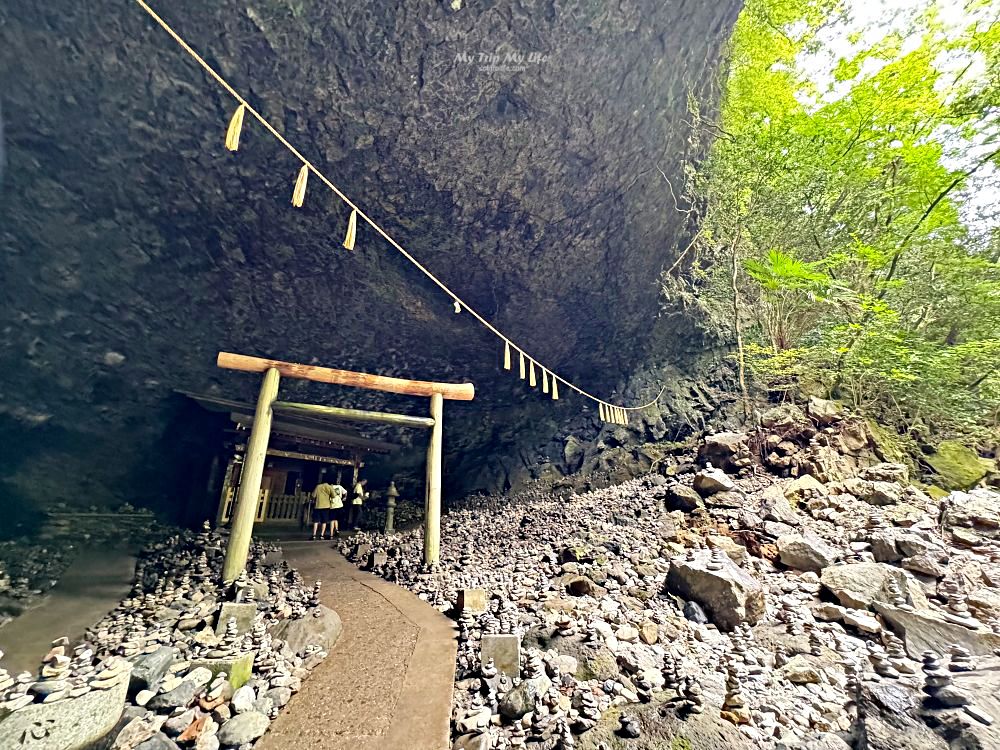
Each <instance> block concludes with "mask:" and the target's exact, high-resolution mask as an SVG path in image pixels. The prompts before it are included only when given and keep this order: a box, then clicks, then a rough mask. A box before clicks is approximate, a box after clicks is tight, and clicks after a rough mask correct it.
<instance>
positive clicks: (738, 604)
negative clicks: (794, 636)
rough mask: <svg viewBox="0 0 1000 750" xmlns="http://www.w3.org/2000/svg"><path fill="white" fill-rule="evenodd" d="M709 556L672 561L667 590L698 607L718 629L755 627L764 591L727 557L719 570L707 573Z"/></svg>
mask: <svg viewBox="0 0 1000 750" xmlns="http://www.w3.org/2000/svg"><path fill="white" fill-rule="evenodd" d="M709 560H710V557H709V556H708V555H707V554H705V553H702V554H701V555H700V556H699V557H698V558H696V559H694V560H685V559H680V558H678V559H675V560H673V561H671V563H670V571H669V572H668V573H667V590H668V591H670V592H671V593H673V594H677V595H678V596H681V597H683V598H684V599H692V600H694V601H696V602H697V603H698V604H700V605H701V606H702V608H703V609H704V610H705V612H706V613H707V614H708V616H709V617H710V618H711V619H712V622H714V623H715V624H716V625H717V626H718V627H719V629H720V630H732V629H733V628H735V627H736V626H737V625H740V624H741V623H748V624H750V625H753V624H755V623H756V622H757V621H758V620H759V619H760V618H761V617H762V616H763V614H764V609H765V607H764V588H763V586H761V584H760V583H759V582H758V581H757V579H755V578H754V577H753V576H751V575H750V574H749V573H747V572H746V571H745V570H743V568H740V567H739V566H737V565H736V564H734V563H733V562H732V561H730V560H729V558H728V557H727V558H725V559H724V560H723V563H722V568H721V569H720V570H709V568H708V566H709Z"/></svg>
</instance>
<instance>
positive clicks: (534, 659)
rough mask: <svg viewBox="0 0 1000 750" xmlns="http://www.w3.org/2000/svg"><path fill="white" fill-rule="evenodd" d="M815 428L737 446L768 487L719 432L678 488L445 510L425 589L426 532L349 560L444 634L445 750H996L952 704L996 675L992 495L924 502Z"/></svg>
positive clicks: (997, 527) (838, 438) (369, 546)
mask: <svg viewBox="0 0 1000 750" xmlns="http://www.w3.org/2000/svg"><path fill="white" fill-rule="evenodd" d="M820 406H821V405H820ZM820 406H817V407H816V408H817V410H819V409H820ZM818 413H820V414H822V416H821V418H817V419H815V420H813V422H812V426H811V429H808V430H803V429H802V426H801V424H798V423H796V424H798V426H797V427H795V428H794V429H795V430H796V433H795V434H796V435H797V436H799V437H801V435H802V433H803V432H804V433H805V434H807V435H808V438H806V439H807V440H808V441H809V442H808V446H807V447H805V448H803V447H802V446H801V445H800V444H794V445H791V446H789V445H785V446H782V443H783V442H784V441H785V440H786V435H791V432H792V427H791V426H789V427H788V428H787V430H786V432H784V433H782V434H774V433H771V434H770V435H766V436H762V437H761V438H755V439H754V440H756V441H757V442H758V443H759V444H761V445H762V446H764V448H765V449H766V450H767V451H769V452H767V453H765V454H764V455H765V465H767V466H768V467H769V468H770V470H772V471H778V472H779V473H782V474H786V475H788V476H785V477H775V476H774V475H773V474H771V473H769V472H765V471H763V470H761V468H760V467H755V466H754V465H753V463H752V462H751V461H750V460H749V455H750V453H749V451H748V449H747V446H748V445H750V444H751V443H752V442H753V440H751V439H750V438H748V437H747V436H742V437H740V436H739V435H738V434H734V433H728V434H726V436H725V438H724V440H719V441H711V440H710V441H709V442H710V444H711V445H713V446H714V447H713V448H711V449H710V450H709V451H707V452H706V451H705V450H703V451H702V455H701V459H700V461H701V466H700V467H699V466H697V465H694V464H689V465H690V466H692V469H691V470H690V471H688V472H686V473H683V474H678V475H676V476H672V477H663V476H659V475H652V476H649V477H646V478H643V479H640V480H633V481H629V482H626V483H624V484H621V485H619V486H616V487H611V488H608V489H602V490H597V491H594V492H589V493H587V494H583V495H573V496H571V497H568V498H555V497H552V496H550V495H545V494H541V493H526V494H523V495H520V496H517V497H510V498H503V497H481V498H475V499H470V500H468V501H466V502H463V503H461V504H460V505H459V507H457V508H454V509H453V510H452V511H451V512H450V513H449V514H448V515H446V516H445V518H444V519H443V522H442V534H441V538H442V549H441V563H440V565H439V566H437V567H435V568H434V569H428V568H425V567H424V566H423V565H422V564H421V555H422V533H421V531H420V530H415V531H413V532H408V533H403V534H396V535H391V536H388V537H386V536H378V535H370V536H369V535H362V536H361V537H360V538H356V539H354V540H353V541H352V542H351V543H348V542H345V543H343V545H342V549H343V550H344V551H345V553H347V554H349V555H352V556H353V557H354V559H357V560H358V561H359V563H361V564H363V565H365V566H366V567H367V568H368V569H371V570H374V571H375V572H377V573H379V574H381V575H382V576H384V577H385V578H387V579H389V580H392V581H395V582H397V583H399V584H400V585H404V586H406V587H408V588H410V589H411V590H413V591H414V592H415V593H416V594H418V595H419V596H420V597H421V598H423V599H425V600H427V601H428V602H430V603H431V604H432V605H434V606H435V607H437V608H439V609H440V610H441V611H443V612H448V613H450V614H452V615H453V616H455V617H456V618H457V619H458V622H459V650H458V662H457V677H456V679H457V682H456V690H455V694H454V714H453V730H454V732H453V740H454V748H455V750H472V749H476V750H488V749H489V748H507V747H527V748H584V747H586V748H597V747H600V746H601V745H602V744H604V745H605V746H606V747H612V746H615V747H617V746H619V744H613V743H622V742H623V741H625V743H626V744H621V745H620V746H622V747H643V748H646V747H648V748H653V747H671V746H672V745H671V744H670V743H671V742H673V740H674V739H675V738H677V737H683V738H686V739H687V740H689V741H690V743H691V746H692V747H694V748H709V747H712V748H714V747H723V746H725V747H732V748H742V747H746V748H751V747H760V748H770V747H779V746H784V747H791V746H802V747H816V748H824V749H826V750H835V749H836V748H847V747H852V746H858V747H861V746H863V747H870V746H871V747H874V746H875V745H868V744H866V745H860V744H858V743H860V742H861V741H862V739H861V738H863V737H867V738H869V739H866V740H864V741H865V742H869V740H870V738H871V737H872V736H874V734H873V733H875V732H878V733H879V737H881V738H883V740H884V744H883V745H879V746H880V747H897V748H900V749H902V748H907V747H911V745H910V744H908V742H909V741H910V740H909V739H907V737H910V738H912V737H915V736H918V735H919V736H921V737H922V738H923V739H922V740H921V741H922V742H924V743H925V744H922V745H919V747H921V748H924V747H926V748H935V747H940V748H942V750H943V749H944V748H946V747H948V745H947V743H946V742H945V741H944V740H943V739H941V738H940V737H938V736H937V735H935V734H934V733H933V732H932V731H931V730H930V729H928V726H927V724H931V725H933V726H945V725H947V726H948V727H950V728H949V730H948V731H950V732H958V734H959V735H960V736H966V735H967V736H968V737H975V738H976V741H978V742H980V743H981V744H980V746H982V747H989V746H996V747H1000V734H997V732H996V727H995V726H993V722H994V718H993V716H992V715H991V714H990V713H989V712H988V711H986V710H985V709H984V708H983V705H979V703H980V702H981V701H988V700H992V695H990V693H989V691H988V690H986V689H985V688H978V689H977V687H976V686H977V685H978V684H979V683H977V682H976V681H975V680H971V679H970V680H969V681H968V683H967V685H968V687H966V688H962V687H960V686H958V685H957V684H952V679H953V678H952V676H953V675H956V677H955V678H954V679H955V681H956V683H957V682H958V681H959V679H960V678H962V676H963V675H974V674H980V675H982V674H986V673H985V672H979V673H976V672H973V671H970V670H975V669H976V668H977V667H979V668H981V669H982V668H983V667H984V666H985V665H986V664H987V663H988V664H990V665H993V666H1000V660H997V658H996V656H997V655H998V654H1000V635H998V633H1000V628H998V626H997V620H998V617H1000V546H998V539H1000V519H998V517H997V513H998V509H1000V494H997V493H996V492H993V491H991V490H985V489H984V490H976V491H973V492H970V493H952V494H951V495H950V496H948V497H947V498H945V499H944V500H942V501H940V502H939V501H935V500H932V499H931V498H930V497H929V496H928V495H926V494H925V493H924V492H923V491H921V490H920V489H919V488H917V487H915V486H912V485H910V484H909V482H908V472H907V469H906V467H905V466H902V465H899V464H888V463H881V464H876V465H871V466H863V465H861V462H860V461H859V460H857V457H856V456H853V455H852V453H856V454H858V455H861V453H862V451H861V448H860V446H858V445H856V443H857V441H859V440H860V437H859V436H858V435H856V434H855V432H854V431H853V430H854V427H853V423H848V428H846V430H845V431H841V429H840V427H838V423H839V419H840V417H839V415H838V414H837V413H836V412H830V410H828V409H827V410H821V411H818ZM845 435H846V436H845ZM774 437H777V440H774V439H773V438H774ZM787 442H789V443H792V439H791V438H790V437H789V438H788V439H787ZM772 443H773V445H772ZM720 445H721V446H722V447H719V446H720ZM866 450H867V449H866ZM782 455H784V456H791V457H793V458H794V460H792V459H790V460H789V461H787V462H786V461H783V460H781V456H782ZM712 460H716V461H718V462H719V466H718V467H717V466H714V465H713V464H712ZM721 467H725V469H726V470H728V472H730V473H727V471H726V470H723V468H721ZM806 470H813V471H815V472H816V473H815V474H813V473H805V472H806ZM477 589H481V590H483V591H484V592H485V595H484V596H483V595H476V594H475V590H477ZM477 602H482V605H483V606H482V607H479V606H478V605H477ZM926 651H931V652H932V653H931V654H929V655H925V653H924V652H926ZM486 653H488V654H489V657H488V658H484V654H486ZM942 653H946V654H949V656H948V657H947V658H944V657H941V656H939V654H942ZM502 661H503V662H505V663H506V668H505V667H504V666H503V665H502ZM977 661H978V662H979V663H978V664H977ZM977 690H978V692H977ZM907 711H908V712H909V713H908V714H907V715H908V716H910V718H909V719H907V721H910V720H912V722H913V725H912V726H910V725H906V728H905V729H904V728H902V727H903V726H904V723H903V720H902V719H899V717H896V719H895V720H894V721H893V722H887V721H882V718H883V717H885V716H888V715H894V714H900V715H902V714H904V713H906V712H907ZM956 712H958V713H956ZM956 727H957V729H956ZM922 731H926V733H927V734H926V735H923V734H920V732H922ZM893 733H895V734H893ZM908 733H909V734H908ZM886 737H888V739H885V738H886ZM987 740H988V741H987ZM628 743H631V744H628ZM644 743H645V744H644ZM934 743H937V744H934ZM991 743H995V744H992V745H991ZM970 746H971V745H970Z"/></svg>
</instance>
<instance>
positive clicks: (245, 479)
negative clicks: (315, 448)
mask: <svg viewBox="0 0 1000 750" xmlns="http://www.w3.org/2000/svg"><path fill="white" fill-rule="evenodd" d="M280 379H281V378H280V376H279V374H278V371H277V370H276V369H274V368H271V369H269V370H267V371H265V372H264V382H263V383H261V386H260V395H259V396H258V397H257V411H256V413H255V414H254V420H253V430H252V431H251V432H250V440H249V441H248V443H247V452H246V459H245V461H244V462H243V472H242V474H241V475H240V491H239V494H238V495H237V496H236V508H235V510H234V511H233V527H232V529H231V530H230V532H229V543H228V544H227V545H226V559H225V560H224V561H223V563H222V580H223V581H225V582H226V583H232V582H233V581H235V580H236V578H237V577H238V576H239V574H240V573H242V572H243V569H244V568H246V566H247V555H248V554H249V552H250V536H251V534H252V533H253V521H254V517H255V516H256V515H257V500H258V498H259V497H260V480H261V477H262V476H263V475H264V459H265V456H266V454H267V440H268V438H269V437H270V434H271V404H273V403H274V400H275V399H276V398H277V396H278V381H279V380H280Z"/></svg>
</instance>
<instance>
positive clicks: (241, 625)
mask: <svg viewBox="0 0 1000 750" xmlns="http://www.w3.org/2000/svg"><path fill="white" fill-rule="evenodd" d="M256 616H257V605H256V604H254V603H252V602H223V603H222V607H221V608H220V609H219V620H218V622H216V623H215V634H216V635H222V634H223V633H225V632H226V623H227V622H229V618H230V617H235V618H236V628H237V631H238V632H239V634H240V635H243V634H244V633H246V632H248V631H249V630H250V628H251V626H252V625H253V618H254V617H256Z"/></svg>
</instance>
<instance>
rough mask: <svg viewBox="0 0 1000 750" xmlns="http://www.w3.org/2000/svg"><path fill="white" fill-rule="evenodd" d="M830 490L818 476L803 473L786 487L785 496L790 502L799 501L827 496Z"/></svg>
mask: <svg viewBox="0 0 1000 750" xmlns="http://www.w3.org/2000/svg"><path fill="white" fill-rule="evenodd" d="M829 494H830V491H829V490H828V489H827V488H826V486H825V485H823V483H822V482H820V481H819V480H818V479H816V477H814V476H812V475H810V474H803V475H802V476H801V477H797V478H796V479H793V480H792V481H791V482H789V483H788V485H787V486H786V487H785V497H786V498H788V500H789V502H792V503H799V502H802V501H804V500H809V499H811V498H814V497H826V496H827V495H829Z"/></svg>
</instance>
